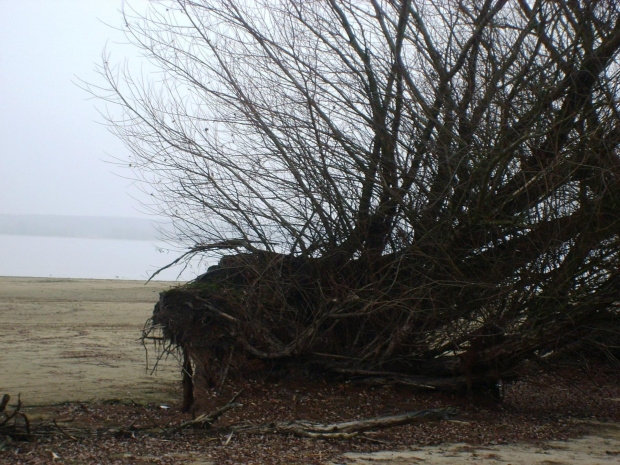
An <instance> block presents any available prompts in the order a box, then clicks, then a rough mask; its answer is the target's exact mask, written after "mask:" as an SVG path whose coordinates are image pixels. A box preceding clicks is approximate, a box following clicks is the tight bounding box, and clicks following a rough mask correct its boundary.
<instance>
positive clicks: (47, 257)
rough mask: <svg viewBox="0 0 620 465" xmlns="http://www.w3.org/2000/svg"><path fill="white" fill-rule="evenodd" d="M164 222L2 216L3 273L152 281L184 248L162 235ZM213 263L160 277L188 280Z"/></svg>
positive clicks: (178, 268) (177, 268)
mask: <svg viewBox="0 0 620 465" xmlns="http://www.w3.org/2000/svg"><path fill="white" fill-rule="evenodd" d="M164 226H165V225H164V224H161V223H155V222H153V221H151V220H147V219H139V218H113V217H72V216H57V215H0V276H30V277H54V278H91V279H135V280H146V279H148V278H149V277H150V276H151V275H152V273H154V272H155V271H157V270H158V269H160V268H162V267H164V266H166V265H167V264H169V263H171V262H172V261H174V260H175V259H176V258H177V257H179V256H180V255H181V254H182V253H183V251H182V250H181V248H180V247H175V246H174V245H170V244H166V243H165V242H163V241H162V240H161V239H159V237H160V234H159V233H158V229H157V228H160V229H161V228H163V227H164ZM207 266H208V265H206V264H200V263H199V261H196V262H195V263H192V265H191V266H190V267H188V268H187V269H186V270H185V271H184V270H183V266H182V265H179V266H175V267H171V268H169V269H166V270H164V271H162V272H161V273H160V274H158V275H157V276H156V278H155V279H156V280H165V281H174V280H181V281H187V280H190V279H192V278H194V277H196V275H197V274H202V273H203V272H204V271H205V270H206V267H207ZM180 273H181V275H180V276H179V274H180Z"/></svg>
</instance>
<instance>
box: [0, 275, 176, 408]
mask: <svg viewBox="0 0 620 465" xmlns="http://www.w3.org/2000/svg"><path fill="white" fill-rule="evenodd" d="M172 285H174V283H166V282H151V283H149V284H147V285H145V284H144V282H143V281H121V280H86V279H52V278H49V279H48V278H10V277H0V350H1V353H2V356H1V357H0V393H8V394H10V395H11V396H12V397H13V398H16V397H17V395H18V394H21V398H22V401H23V402H24V403H25V404H26V405H31V406H32V405H39V404H57V403H61V402H66V401H89V400H95V399H96V400H102V399H114V398H118V399H132V398H135V399H136V400H156V399H161V400H164V399H167V398H169V397H170V395H171V393H172V392H173V391H172V390H173V389H174V388H175V386H176V385H177V384H176V383H175V381H176V380H178V379H179V378H180V375H179V367H178V363H177V361H176V360H173V359H168V360H162V361H160V363H159V364H158V367H157V371H156V372H155V373H153V374H151V373H150V369H148V368H147V364H146V360H147V359H146V357H145V355H146V354H145V348H144V347H143V345H142V343H141V342H140V336H141V329H142V327H143V325H144V323H145V321H146V320H147V318H149V316H150V315H151V313H152V311H153V304H154V302H156V301H157V299H158V294H159V292H161V291H162V290H164V289H167V288H169V287H170V286H172ZM149 354H150V355H151V362H153V361H154V360H152V357H153V356H154V355H155V352H154V351H149ZM150 368H152V363H151V367H150Z"/></svg>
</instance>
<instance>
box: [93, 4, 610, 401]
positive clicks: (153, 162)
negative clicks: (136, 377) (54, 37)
mask: <svg viewBox="0 0 620 465" xmlns="http://www.w3.org/2000/svg"><path fill="white" fill-rule="evenodd" d="M124 20H125V21H124V29H125V31H126V33H127V36H128V38H129V40H130V41H132V42H133V43H134V44H135V45H136V46H137V47H139V48H140V49H141V51H142V52H144V54H145V55H147V56H148V57H149V58H150V59H151V61H152V63H154V64H155V66H157V67H158V69H159V70H160V72H161V77H162V78H161V79H159V78H158V79H157V80H152V81H151V80H149V79H148V78H147V77H145V78H144V79H135V78H133V77H132V76H131V73H130V72H129V71H127V72H126V73H125V74H123V73H119V71H118V70H117V69H115V68H114V67H113V66H112V65H110V60H108V59H107V58H106V59H105V61H104V63H103V66H102V70H101V71H102V74H103V76H104V78H105V84H104V85H103V86H101V87H99V88H97V89H94V92H95V93H97V94H98V95H100V96H101V97H103V98H104V99H105V100H106V101H108V102H112V103H115V104H117V105H118V106H119V108H120V109H121V110H122V114H121V115H115V114H114V112H111V114H110V122H111V124H112V127H113V129H114V130H115V131H116V132H117V133H118V135H119V136H120V137H121V138H123V139H124V141H125V142H126V143H127V145H128V146H129V147H130V149H131V150H132V154H131V156H130V158H129V159H128V160H127V164H129V166H131V168H132V169H136V170H137V171H136V175H137V177H138V178H140V179H142V180H143V181H145V183H146V184H145V186H146V189H148V191H149V193H150V194H151V195H152V198H153V199H154V201H155V203H156V205H159V206H161V208H162V210H163V212H164V213H165V214H166V215H168V216H169V217H170V218H172V219H173V221H174V226H175V228H174V233H173V234H172V237H171V239H172V240H175V241H180V242H183V243H184V244H186V245H187V247H188V252H187V253H186V254H184V255H183V256H182V257H180V258H179V260H177V261H178V262H179V263H182V262H183V261H185V260H188V259H190V258H191V257H193V256H196V255H198V256H201V257H203V258H204V259H205V260H213V259H215V258H217V259H218V260H219V265H217V266H216V267H215V268H214V269H213V270H211V271H210V272H209V273H206V274H205V275H204V276H202V277H199V278H198V279H196V280H195V281H194V282H192V283H190V284H188V285H186V286H184V287H182V288H179V289H174V290H171V291H169V292H167V293H164V294H163V295H162V296H161V300H160V302H159V304H158V306H157V308H156V310H155V312H154V315H153V320H152V327H151V329H155V330H157V329H161V331H162V332H163V335H162V336H161V337H163V338H164V339H165V341H166V344H171V345H172V346H179V347H181V348H182V349H183V351H184V372H185V385H184V386H185V390H186V398H187V399H190V398H191V392H192V390H193V387H194V381H195V380H200V382H199V383H200V384H202V385H205V386H208V385H215V386H217V385H218V384H221V383H222V382H223V380H224V379H226V377H227V376H230V375H232V374H234V373H239V372H242V371H243V370H246V369H248V366H250V365H251V364H252V363H254V362H256V361H260V363H262V364H263V365H262V366H264V367H265V369H269V370H274V369H276V368H277V367H281V366H284V365H287V366H289V367H290V366H294V365H297V366H301V367H303V369H317V367H318V369H320V370H323V371H325V370H331V371H332V372H340V373H346V372H348V373H352V372H357V373H367V375H364V376H365V377H366V378H369V379H370V378H373V377H374V378H375V379H377V378H378V377H379V375H377V374H375V375H373V376H370V375H368V373H371V372H374V373H379V372H381V373H384V374H385V376H383V375H382V376H383V378H384V379H386V378H390V377H391V378H392V379H393V380H394V381H395V382H396V380H399V382H407V383H410V384H411V385H420V386H430V387H433V388H437V389H439V388H441V389H443V388H446V389H448V388H450V389H465V390H469V391H475V390H479V389H489V388H491V389H495V390H497V388H496V386H497V382H498V381H499V380H508V379H510V378H512V377H514V376H516V375H517V371H518V367H519V365H520V364H521V363H523V361H525V360H532V359H541V358H549V357H552V356H560V355H562V354H568V353H575V352H578V353H580V354H582V355H583V356H585V357H591V356H604V357H607V358H609V359H611V360H616V361H617V357H618V345H617V340H618V335H619V334H620V322H619V319H620V316H619V311H620V308H619V307H620V303H619V300H618V292H617V289H618V288H620V255H619V252H618V250H619V249H620V202H619V200H618V199H620V178H619V177H620V150H619V147H620V94H619V90H618V89H620V66H619V63H618V53H619V51H620V5H619V4H618V3H617V2H610V1H604V0H597V1H571V2H564V1H557V2H548V1H543V0H532V1H528V0H519V1H516V2H507V1H505V0H497V1H492V0H489V1H484V2H481V1H459V2H435V1H431V0H419V1H411V0H403V1H376V0H369V1H366V2H340V1H335V0H330V1H325V2H280V1H273V2H271V1H267V2H264V4H263V3H261V4H260V5H259V4H256V3H254V2H237V1H233V0H227V1H224V0H222V1H217V0H202V1H197V2H185V1H177V2H173V1H171V2H156V3H151V4H150V8H149V10H148V12H147V13H145V14H144V15H140V14H138V12H136V11H134V12H133V13H131V12H126V15H125V18H124ZM274 24H277V25H278V27H273V26H274ZM91 89H92V88H91ZM147 332H148V331H147ZM157 337H159V336H157ZM357 376H362V375H357Z"/></svg>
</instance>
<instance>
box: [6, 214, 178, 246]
mask: <svg viewBox="0 0 620 465" xmlns="http://www.w3.org/2000/svg"><path fill="white" fill-rule="evenodd" d="M166 229H167V228H166V224H165V223H164V222H163V220H161V219H159V220H151V219H145V218H125V217H106V216H65V215H6V214H0V235H7V236H31V237H41V236H44V237H62V238H82V239H119V240H143V241H144V240H146V241H161V240H162V233H161V231H165V230H166Z"/></svg>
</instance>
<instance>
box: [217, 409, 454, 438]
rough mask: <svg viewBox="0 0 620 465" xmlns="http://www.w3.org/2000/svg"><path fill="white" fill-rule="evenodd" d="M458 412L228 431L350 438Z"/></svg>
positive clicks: (243, 427) (421, 412) (239, 427)
mask: <svg viewBox="0 0 620 465" xmlns="http://www.w3.org/2000/svg"><path fill="white" fill-rule="evenodd" d="M456 413H457V410H456V409H455V408H454V407H446V408H439V409H429V410H419V411H416V412H407V413H402V414H400V415H387V416H380V417H373V418H365V419H362V420H353V421H344V422H339V423H328V424H325V423H318V422H313V421H306V420H292V421H276V422H271V423H262V424H259V425H252V424H250V425H247V424H243V425H232V426H230V427H229V428H228V429H229V430H230V431H231V432H235V433H246V434H293V435H295V436H299V437H304V438H312V439H350V438H352V437H355V436H357V435H359V434H361V433H365V432H367V431H376V430H380V429H386V428H394V427H396V426H402V425H409V424H412V423H420V422H423V421H441V420H448V419H450V418H451V417H452V416H454V415H455V414H456Z"/></svg>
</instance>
